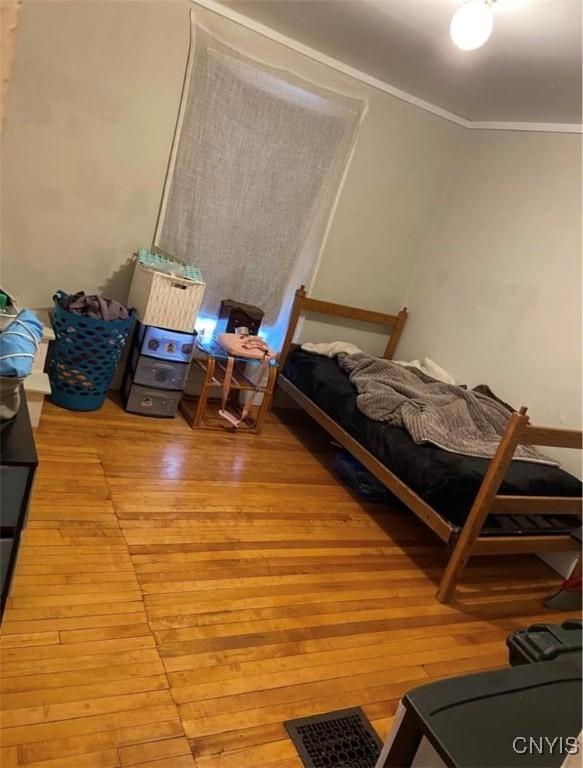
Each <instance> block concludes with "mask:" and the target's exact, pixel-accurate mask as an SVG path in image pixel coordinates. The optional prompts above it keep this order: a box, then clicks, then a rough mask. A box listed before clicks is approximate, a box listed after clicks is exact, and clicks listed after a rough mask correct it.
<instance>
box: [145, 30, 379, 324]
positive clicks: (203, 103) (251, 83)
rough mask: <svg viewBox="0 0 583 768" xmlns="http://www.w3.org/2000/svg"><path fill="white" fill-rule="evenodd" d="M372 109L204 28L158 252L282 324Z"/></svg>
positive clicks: (216, 299) (214, 305)
mask: <svg viewBox="0 0 583 768" xmlns="http://www.w3.org/2000/svg"><path fill="white" fill-rule="evenodd" d="M363 110H364V102H362V101H361V100H358V99H353V98H349V97H346V96H343V95H341V94H338V93H333V92H331V91H328V90H324V89H322V88H320V87H318V86H316V85H314V84H313V83H309V82H306V81H304V80H302V79H300V78H298V77H296V76H295V75H293V74H292V73H290V72H288V71H283V70H279V69H275V68H273V67H270V66H267V65H266V64H264V63H262V62H258V61H254V60H252V59H251V58H250V57H248V56H246V55H244V54H243V53H241V52H240V51H235V50H234V49H232V48H231V47H229V46H227V45H226V44H224V43H222V42H221V41H219V40H218V39H217V38H216V37H214V36H212V35H211V34H210V33H209V32H208V31H207V30H205V29H203V28H202V27H200V26H197V25H195V24H194V23H193V26H192V38H191V54H190V57H189V64H188V72H187V77H186V80H185V88H184V93H183V98H182V105H181V110H180V117H179V121H178V128H177V133H176V137H175V142H174V148H173V153H172V158H171V162H170V167H169V172H168V178H167V181H166V189H165V193H164V199H163V203H162V209H161V212H160V220H159V223H158V230H157V234H156V244H157V245H159V246H160V247H162V248H164V249H165V250H166V251H169V252H170V253H172V254H174V255H176V256H178V257H179V258H181V259H183V260H185V261H187V262H190V263H194V264H197V265H198V266H200V268H201V270H202V273H203V276H204V278H205V280H206V283H207V288H206V293H205V299H204V304H203V308H202V313H203V314H204V315H207V316H214V315H216V314H217V311H218V309H219V304H220V301H221V299H227V298H231V299H236V300H241V301H244V302H247V303H250V304H255V305H257V306H259V307H261V308H262V309H263V310H264V312H265V321H264V323H265V324H266V325H267V326H272V327H274V326H276V325H277V323H278V321H279V322H280V324H281V321H282V319H283V318H284V317H285V316H286V314H287V311H288V309H289V302H290V298H291V296H292V295H293V291H294V290H295V288H296V287H297V286H298V285H299V284H300V283H302V282H307V281H308V280H309V278H310V276H311V274H312V271H313V268H314V265H315V262H316V260H317V257H318V254H319V250H320V246H321V243H322V238H323V237H324V233H325V230H326V226H327V224H328V220H329V217H330V213H331V211H332V208H333V203H334V200H335V198H336V194H337V191H338V187H339V184H340V182H341V179H342V177H343V173H344V170H345V167H346V163H347V160H348V158H349V155H350V152H351V149H352V146H353V143H354V140H355V136H356V132H357V129H358V125H359V122H360V119H361V116H362V114H363Z"/></svg>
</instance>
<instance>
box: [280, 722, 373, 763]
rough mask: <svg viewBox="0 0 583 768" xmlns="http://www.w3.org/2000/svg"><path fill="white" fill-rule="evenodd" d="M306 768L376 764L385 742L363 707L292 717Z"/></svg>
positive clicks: (291, 729) (291, 725)
mask: <svg viewBox="0 0 583 768" xmlns="http://www.w3.org/2000/svg"><path fill="white" fill-rule="evenodd" d="M284 726H285V728H286V730H287V732H288V734H289V736H290V738H291V740H292V741H293V743H294V746H295V748H296V749H297V751H298V754H299V756H300V757H301V758H302V762H303V764H304V765H305V767H306V768H374V766H375V765H376V762H377V760H378V757H379V754H380V751H381V746H382V742H381V740H380V739H379V737H378V735H377V733H376V731H375V730H374V728H373V727H372V725H371V724H370V722H369V720H368V718H367V717H366V715H365V714H364V712H363V711H362V709H361V708H360V707H355V708H354V709H341V710H338V711H337V712H327V713H325V714H323V715H314V716H313V717H302V718H300V719H298V720H288V721H287V722H285V723H284Z"/></svg>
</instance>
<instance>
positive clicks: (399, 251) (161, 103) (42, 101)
mask: <svg viewBox="0 0 583 768" xmlns="http://www.w3.org/2000/svg"><path fill="white" fill-rule="evenodd" d="M191 7H195V8H196V6H192V5H191V4H190V3H187V2H182V1H181V0H177V1H174V0H164V2H137V1H136V2H134V1H133V0H129V2H126V1H125V0H116V2H109V3H108V2H102V0H97V1H96V2H94V1H93V0H84V1H83V2H79V1H78V0H73V2H68V1H65V2H63V1H62V0H55V2H45V0H40V2H39V1H38V0H27V2H26V3H25V4H24V8H23V12H22V16H21V20H20V26H19V29H18V38H17V45H16V57H15V62H14V72H13V81H12V88H11V92H10V99H9V104H8V124H7V129H6V131H5V136H4V137H3V138H4V167H3V174H2V182H3V188H2V192H3V196H2V216H3V222H2V223H3V227H2V267H3V269H2V281H3V283H4V284H5V285H6V286H7V287H8V288H9V289H11V290H12V291H13V292H14V293H16V294H17V295H18V296H19V297H20V298H21V300H22V302H23V303H25V304H29V305H32V306H47V305H49V304H50V303H51V296H52V294H53V293H54V291H55V290H56V289H57V288H63V289H65V290H70V291H74V290H79V289H84V290H85V291H89V292H93V291H105V292H106V293H108V294H109V295H112V296H113V297H115V298H119V299H121V300H124V299H125V298H126V296H127V288H128V284H129V279H130V276H131V263H130V262H129V259H130V256H131V254H132V252H133V251H134V249H135V248H136V247H137V246H139V245H144V244H146V245H147V244H149V243H151V241H152V237H153V232H154V228H155V224H156V217H157V213H158V208H159V202H160V199H161V195H162V188H163V181H164V174H165V171H166V166H167V161H168V156H169V152H170V146H171V142H172V137H173V132H174V125H175V120H176V116H177V111H178V106H179V101H180V91H181V86H182V80H183V76H184V71H185V66H186V59H187V53H188V43H189V10H190V8H191ZM196 13H197V18H199V19H200V20H202V21H203V22H204V23H205V25H207V26H209V27H210V28H211V31H214V32H216V33H218V34H220V35H221V36H223V37H225V38H226V39H227V42H230V43H231V44H233V45H236V46H239V47H241V48H242V49H243V50H251V51H252V52H253V54H254V55H255V56H257V57H258V58H260V59H264V60H265V61H267V62H272V63H276V64H277V65H279V66H283V67H288V68H290V69H292V70H294V71H295V72H297V73H298V74H299V75H300V76H303V77H305V78H307V79H311V80H314V81H316V82H319V83H321V84H322V85H324V86H326V87H330V88H337V89H338V90H342V91H344V92H347V93H350V94H354V95H356V96H360V97H363V98H365V99H367V101H368V105H369V106H368V112H367V114H366V117H365V119H364V122H363V124H362V127H361V132H360V135H359V139H358V144H357V147H356V151H355V154H354V158H353V161H352V164H351V167H350V171H349V174H348V176H347V179H346V183H345V186H344V189H343V193H342V196H341V198H340V200H339V205H338V209H337V213H336V216H335V219H334V222H333V226H332V228H331V231H330V236H329V238H328V240H327V243H326V248H325V250H324V252H323V255H322V259H321V263H320V268H319V270H318V273H317V276H316V280H315V285H314V291H315V292H317V293H320V294H321V295H322V296H325V297H326V298H329V299H333V300H336V301H344V302H347V303H348V302H352V303H357V304H365V305H367V306H369V307H370V308H372V309H378V310H385V311H392V310H395V309H397V308H398V307H399V306H400V305H401V304H402V297H403V295H404V293H405V289H406V286H407V284H408V283H409V280H410V276H411V270H412V266H413V263H414V261H415V260H416V258H417V256H418V254H419V252H420V250H421V246H422V243H423V238H424V235H425V231H426V227H427V221H428V220H429V219H430V218H431V216H432V212H433V211H434V210H435V209H436V207H437V204H438V202H439V199H440V197H441V193H442V190H443V184H444V181H445V178H446V176H447V172H448V168H449V166H450V164H451V160H452V158H453V156H454V155H455V152H456V145H457V141H458V138H459V135H460V133H461V131H462V130H463V129H461V128H459V127H458V126H456V125H453V124H451V123H448V122H447V121H445V120H443V119H442V118H439V117H436V116H434V115H431V114H429V113H427V112H424V111H422V110H420V109H418V108H416V107H414V106H412V105H410V104H406V103H404V102H402V101H400V100H398V99H396V98H394V97H392V96H389V95H388V94H385V93H382V92H380V91H376V90H374V89H373V88H371V87H369V86H366V85H364V84H362V83H360V82H356V81H354V80H352V79H351V78H349V77H347V76H346V75H343V74H341V73H339V72H336V71H334V70H331V69H329V68H327V67H325V66H324V65H322V64H319V63H317V62H315V61H312V60H310V59H308V58H306V57H303V56H301V55H300V54H298V53H296V52H295V51H292V50H290V49H288V48H286V47H284V46H282V45H280V44H277V43H274V42H273V41H270V40H268V39H267V38H265V37H263V36H261V35H258V34H257V33H254V32H251V31H250V30H248V29H245V28H243V27H240V26H238V25H236V24H234V23H232V22H229V21H227V20H225V19H223V18H222V17H220V16H216V15H215V14H212V13H210V12H209V11H207V10H204V9H202V8H201V9H198V8H196ZM206 278H207V280H209V281H211V280H212V274H208V275H206ZM382 341H383V342H384V339H383V340H382Z"/></svg>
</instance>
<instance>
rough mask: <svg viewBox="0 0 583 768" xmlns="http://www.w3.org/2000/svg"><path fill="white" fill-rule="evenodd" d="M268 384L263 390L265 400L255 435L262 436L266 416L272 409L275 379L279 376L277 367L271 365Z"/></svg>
mask: <svg viewBox="0 0 583 768" xmlns="http://www.w3.org/2000/svg"><path fill="white" fill-rule="evenodd" d="M267 371H268V373H267V384H266V385H265V388H264V390H263V399H262V400H261V405H260V406H259V410H258V412H257V419H256V421H255V430H254V431H255V434H257V435H258V434H260V433H261V430H262V429H263V422H264V421H265V414H266V413H267V411H268V410H269V409H270V407H271V399H272V397H273V388H274V385H275V379H276V375H277V368H276V367H275V365H270V366H268V368H267Z"/></svg>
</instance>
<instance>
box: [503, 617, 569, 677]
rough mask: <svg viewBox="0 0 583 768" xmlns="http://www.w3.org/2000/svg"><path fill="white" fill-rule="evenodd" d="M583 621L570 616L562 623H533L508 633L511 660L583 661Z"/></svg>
mask: <svg viewBox="0 0 583 768" xmlns="http://www.w3.org/2000/svg"><path fill="white" fill-rule="evenodd" d="M582 627H583V623H582V622H581V620H580V619H570V620H568V621H565V622H563V623H562V624H533V625H532V626H531V627H528V629H519V630H517V631H516V632H513V633H512V634H511V635H509V637H508V639H507V640H506V645H507V646H508V651H509V653H508V660H509V662H510V664H511V665H512V666H513V667H517V666H519V665H520V664H531V663H533V662H538V661H555V660H559V661H574V662H576V663H579V664H580V663H581V650H582V648H583V644H582V642H581V638H582V635H583V632H582Z"/></svg>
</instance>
